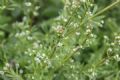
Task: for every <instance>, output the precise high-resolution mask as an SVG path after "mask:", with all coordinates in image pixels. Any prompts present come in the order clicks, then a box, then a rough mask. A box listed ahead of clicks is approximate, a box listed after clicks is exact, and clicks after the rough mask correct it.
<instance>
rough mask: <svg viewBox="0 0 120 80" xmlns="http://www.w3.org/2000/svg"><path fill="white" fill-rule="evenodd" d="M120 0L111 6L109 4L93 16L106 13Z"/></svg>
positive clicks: (118, 0) (119, 0)
mask: <svg viewBox="0 0 120 80" xmlns="http://www.w3.org/2000/svg"><path fill="white" fill-rule="evenodd" d="M119 2H120V0H117V1H116V2H114V3H112V4H110V5H109V6H107V7H106V8H104V9H102V10H101V11H99V12H97V13H96V14H95V15H94V16H92V18H94V17H96V16H98V15H100V14H102V13H104V12H105V11H107V10H109V9H111V8H112V7H113V6H115V5H116V4H118V3H119Z"/></svg>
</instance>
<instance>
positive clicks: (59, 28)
mask: <svg viewBox="0 0 120 80" xmlns="http://www.w3.org/2000/svg"><path fill="white" fill-rule="evenodd" d="M53 29H54V30H55V31H56V32H57V33H61V34H62V33H63V32H64V28H63V26H61V25H58V26H56V27H53Z"/></svg>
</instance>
